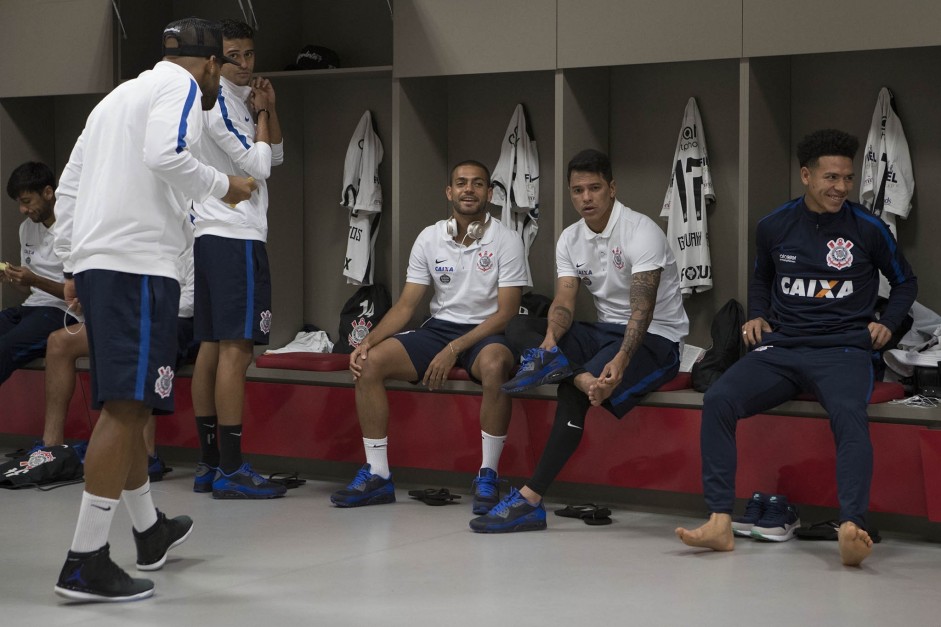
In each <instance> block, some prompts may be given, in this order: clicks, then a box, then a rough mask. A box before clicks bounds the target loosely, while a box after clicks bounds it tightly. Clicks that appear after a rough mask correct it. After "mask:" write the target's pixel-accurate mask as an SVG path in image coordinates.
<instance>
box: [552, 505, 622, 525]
mask: <svg viewBox="0 0 941 627" xmlns="http://www.w3.org/2000/svg"><path fill="white" fill-rule="evenodd" d="M555 515H556V516H562V517H563V518H579V519H581V520H582V521H583V522H584V523H585V524H586V525H592V526H601V525H610V524H611V522H612V521H611V510H610V509H608V508H607V507H598V506H597V505H595V504H594V503H585V504H583V505H567V506H566V507H564V508H563V509H557V510H555Z"/></svg>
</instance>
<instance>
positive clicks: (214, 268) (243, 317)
mask: <svg viewBox="0 0 941 627" xmlns="http://www.w3.org/2000/svg"><path fill="white" fill-rule="evenodd" d="M193 257H194V260H195V265H196V269H195V275H196V278H195V281H194V290H195V307H196V317H195V322H194V330H193V334H194V337H195V339H196V341H198V342H218V341H219V340H253V341H254V342H255V344H267V343H268V334H269V333H270V332H271V274H270V272H269V269H268V252H267V251H266V250H265V243H264V242H259V241H256V240H246V239H231V238H228V237H218V236H216V235H201V236H199V237H197V238H196V242H195V243H194V244H193Z"/></svg>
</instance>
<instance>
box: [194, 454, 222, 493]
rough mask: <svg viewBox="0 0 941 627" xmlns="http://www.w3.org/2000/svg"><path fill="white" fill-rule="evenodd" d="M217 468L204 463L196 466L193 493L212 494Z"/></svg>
mask: <svg viewBox="0 0 941 627" xmlns="http://www.w3.org/2000/svg"><path fill="white" fill-rule="evenodd" d="M217 470H219V469H218V468H216V467H215V466H210V465H209V464H205V463H203V462H199V463H198V464H196V477H195V478H194V479H193V492H200V493H205V492H212V482H213V480H214V479H215V478H216V471H217Z"/></svg>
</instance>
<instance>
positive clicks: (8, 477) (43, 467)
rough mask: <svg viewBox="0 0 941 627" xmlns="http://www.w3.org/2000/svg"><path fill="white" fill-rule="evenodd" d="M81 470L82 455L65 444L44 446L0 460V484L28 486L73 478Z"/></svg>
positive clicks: (83, 470) (81, 473)
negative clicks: (1, 461)
mask: <svg viewBox="0 0 941 627" xmlns="http://www.w3.org/2000/svg"><path fill="white" fill-rule="evenodd" d="M84 474H85V469H84V466H82V459H81V458H80V457H79V456H78V453H76V452H75V449H74V448H72V447H71V446H69V445H68V444H60V445H58V446H45V447H43V448H40V449H36V450H35V451H33V452H32V453H30V454H29V455H22V456H20V457H16V458H14V459H12V460H10V461H8V462H6V463H4V464H0V488H30V487H36V486H41V485H47V484H50V483H59V482H62V481H69V482H72V481H76V480H79V479H81V478H82V477H83V476H84Z"/></svg>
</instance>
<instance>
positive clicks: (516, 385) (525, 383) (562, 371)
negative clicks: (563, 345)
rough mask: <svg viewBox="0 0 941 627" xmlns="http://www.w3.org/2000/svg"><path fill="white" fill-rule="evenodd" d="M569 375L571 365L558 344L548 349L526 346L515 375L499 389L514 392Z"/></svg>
mask: <svg viewBox="0 0 941 627" xmlns="http://www.w3.org/2000/svg"><path fill="white" fill-rule="evenodd" d="M570 376H572V366H571V364H569V360H568V358H566V356H565V355H563V354H562V351H560V350H559V347H558V346H553V347H552V348H551V349H549V350H546V349H544V348H528V349H526V351H525V352H524V353H523V359H522V361H521V363H520V369H519V370H518V371H517V373H516V376H515V377H513V378H512V379H510V380H509V381H507V382H506V383H504V384H503V385H502V386H501V387H500V389H501V390H503V391H504V392H506V393H507V394H514V393H516V392H522V391H524V390H528V389H530V388H534V387H538V386H540V385H546V384H549V383H558V382H559V381H561V380H562V379H565V378H566V377H570Z"/></svg>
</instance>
